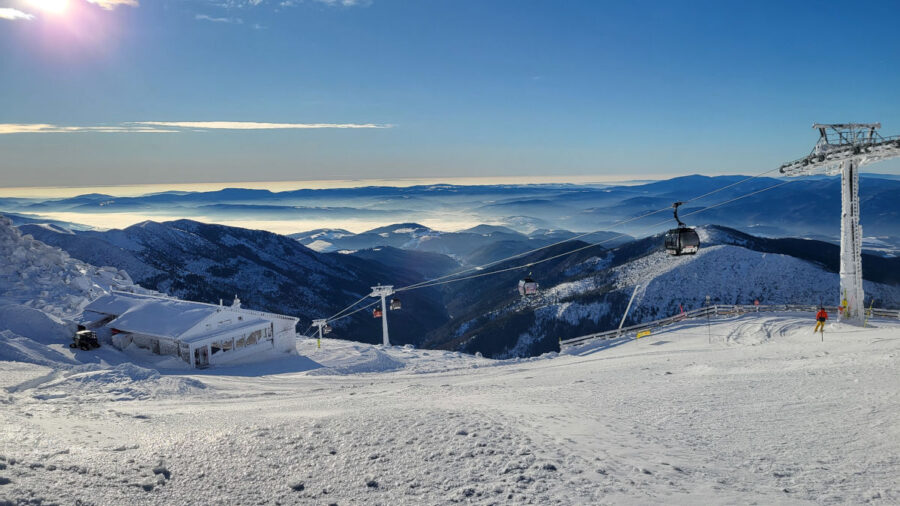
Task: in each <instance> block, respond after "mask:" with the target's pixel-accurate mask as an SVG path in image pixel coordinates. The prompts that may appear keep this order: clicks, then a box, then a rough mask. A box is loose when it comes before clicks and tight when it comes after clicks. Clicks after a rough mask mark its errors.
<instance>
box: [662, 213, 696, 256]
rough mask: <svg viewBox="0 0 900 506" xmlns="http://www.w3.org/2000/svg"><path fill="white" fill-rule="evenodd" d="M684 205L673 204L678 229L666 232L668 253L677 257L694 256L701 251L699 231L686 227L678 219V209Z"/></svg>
mask: <svg viewBox="0 0 900 506" xmlns="http://www.w3.org/2000/svg"><path fill="white" fill-rule="evenodd" d="M682 205H684V202H675V203H674V204H672V209H674V212H673V214H674V215H675V221H676V222H678V228H673V229H670V230H669V231H668V232H666V253H668V254H670V255H675V256H678V255H693V254H694V253H696V252H697V250H699V249H700V236H699V235H697V231H696V230H694V229H693V228H690V227H688V226H687V225H685V224H684V223H683V222H682V221H681V219H680V218H679V217H678V208H679V207H680V206H682Z"/></svg>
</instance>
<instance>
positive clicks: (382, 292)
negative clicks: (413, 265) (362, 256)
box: [369, 285, 399, 346]
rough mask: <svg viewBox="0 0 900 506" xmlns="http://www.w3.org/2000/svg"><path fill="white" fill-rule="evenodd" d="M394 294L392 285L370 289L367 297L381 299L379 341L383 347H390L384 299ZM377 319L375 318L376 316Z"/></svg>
mask: <svg viewBox="0 0 900 506" xmlns="http://www.w3.org/2000/svg"><path fill="white" fill-rule="evenodd" d="M393 294H394V287H393V286H392V285H378V286H373V287H372V293H370V294H369V297H381V315H380V317H381V340H382V344H383V345H385V346H390V345H391V339H390V336H389V335H388V319H387V314H388V311H387V308H388V306H386V305H385V297H390V296H391V295H393ZM398 302H399V301H398ZM376 312H377V310H376ZM376 318H377V316H376Z"/></svg>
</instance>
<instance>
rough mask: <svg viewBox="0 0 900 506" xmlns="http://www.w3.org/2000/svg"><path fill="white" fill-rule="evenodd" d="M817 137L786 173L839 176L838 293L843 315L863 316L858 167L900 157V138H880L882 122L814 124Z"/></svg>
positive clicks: (789, 165) (784, 166)
mask: <svg viewBox="0 0 900 506" xmlns="http://www.w3.org/2000/svg"><path fill="white" fill-rule="evenodd" d="M813 128H814V129H816V130H818V131H819V140H818V142H816V146H815V147H814V148H813V150H812V153H810V154H809V155H807V156H806V157H804V158H801V159H799V160H794V161H793V162H788V163H785V164H783V165H782V166H781V169H780V170H781V173H782V174H784V175H785V176H810V175H814V174H826V175H835V174H838V173H840V175H841V294H840V299H839V300H841V301H843V300H844V299H846V301H847V308H846V310H845V312H844V316H845V317H846V318H849V319H852V320H860V319H862V317H863V307H864V306H863V304H864V301H863V297H864V294H863V281H862V228H861V227H860V226H859V168H860V167H861V166H863V165H865V164H870V163H875V162H879V161H881V160H887V159H889V158H894V157H900V137H882V136H881V135H879V134H878V132H877V130H878V129H879V128H881V123H837V124H833V125H823V124H818V123H817V124H815V125H813Z"/></svg>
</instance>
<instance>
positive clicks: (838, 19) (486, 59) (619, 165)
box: [0, 0, 900, 186]
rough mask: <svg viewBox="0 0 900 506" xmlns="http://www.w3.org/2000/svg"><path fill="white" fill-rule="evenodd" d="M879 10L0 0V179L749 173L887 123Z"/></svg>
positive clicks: (891, 5)
mask: <svg viewBox="0 0 900 506" xmlns="http://www.w3.org/2000/svg"><path fill="white" fill-rule="evenodd" d="M60 2H61V3H60ZM62 4H67V5H62ZM60 6H61V7H60ZM53 7H60V8H61V11H60V12H53V11H52V8H53ZM46 8H50V10H47V9H46ZM898 10H900V9H898V4H897V3H896V1H890V2H871V3H867V4H866V7H865V9H861V8H858V7H855V6H854V5H852V4H851V3H847V2H753V3H750V2H722V1H717V2H702V1H690V2H674V1H666V2H641V1H638V2H600V1H585V2H579V1H566V2H556V1H546V2H536V1H532V2H523V1H484V0H481V1H430V0H429V1H412V0H410V1H403V2H401V1H395V0H371V1H361V0H360V1H357V2H353V1H344V2H341V1H333V2H329V1H316V0H305V1H302V2H301V1H293V2H292V1H282V0H261V1H259V0H152V1H151V0H90V1H89V0H0V51H2V54H3V57H2V58H0V77H2V83H3V93H2V94H0V124H3V125H0V132H8V133H0V153H2V154H3V156H2V157H0V176H2V180H0V186H24V185H28V186H35V185H36V186H47V185H84V184H101V183H104V184H127V183H160V182H163V183H166V182H173V183H174V182H201V181H242V180H243V181H260V180H297V179H336V178H387V177H451V176H514V175H522V176H548V175H549V176H553V175H559V176H565V175H586V174H597V175H598V176H602V175H609V174H622V173H628V174H635V175H636V176H637V175H642V174H671V175H678V174H684V173H695V172H700V173H707V174H716V173H757V172H760V171H762V170H765V169H768V168H771V167H773V166H777V165H779V164H780V163H781V162H783V161H786V160H787V159H792V158H797V157H800V156H802V155H804V154H806V153H807V152H808V151H809V149H810V148H811V147H812V145H813V143H814V142H815V132H814V131H813V130H812V129H811V128H810V126H811V124H812V123H813V122H844V121H864V122H868V121H881V122H882V124H883V125H884V129H883V130H884V132H883V133H885V134H891V135H893V134H898V133H900V100H898V97H897V90H900V61H898V55H900V32H898V31H897V30H896V19H897V14H898ZM209 122H224V123H215V124H213V123H209ZM313 126H314V127H315V128H310V127H313ZM337 126H343V127H347V126H353V127H354V128H337ZM300 127H303V128H300ZM885 167H887V168H889V169H891V168H895V167H897V164H894V165H890V164H885Z"/></svg>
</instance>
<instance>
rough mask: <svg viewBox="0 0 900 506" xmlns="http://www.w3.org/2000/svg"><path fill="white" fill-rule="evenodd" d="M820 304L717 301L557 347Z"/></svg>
mask: <svg viewBox="0 0 900 506" xmlns="http://www.w3.org/2000/svg"><path fill="white" fill-rule="evenodd" d="M819 307H820V306H815V305H802V304H777V305H759V306H757V305H753V304H748V305H741V304H717V305H714V306H706V307H702V308H699V309H693V310H691V311H685V312H684V313H681V314H677V315H675V316H670V317H668V318H662V319H660V320H654V321H651V322H645V323H640V324H638V325H632V326H630V327H624V328H622V329H617V330H609V331H606V332H597V333H596V334H588V335H586V336H579V337H573V338H571V339H566V340H560V341H559V348H560V351H562V350H565V349H567V348H571V347H573V346H580V345H582V344H585V343H587V342H589V341H594V340H606V339H615V338H618V337H628V336H632V335H633V336H636V335H637V334H638V333H640V332H643V331H646V330H652V329H655V328H659V327H664V326H666V325H671V324H673V323H677V322H680V321H684V320H688V319H695V318H707V317H710V318H712V317H714V316H734V315H740V314H744V313H774V312H785V313H786V312H792V313H796V312H804V313H815V312H816V311H818V310H819ZM825 310H826V311H828V312H829V313H831V314H838V313H839V310H840V308H838V307H837V306H825ZM866 315H867V316H872V317H875V318H891V319H895V320H900V310H897V309H881V308H871V309H866Z"/></svg>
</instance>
